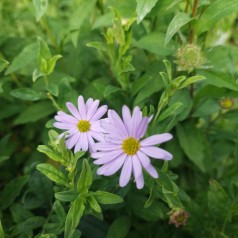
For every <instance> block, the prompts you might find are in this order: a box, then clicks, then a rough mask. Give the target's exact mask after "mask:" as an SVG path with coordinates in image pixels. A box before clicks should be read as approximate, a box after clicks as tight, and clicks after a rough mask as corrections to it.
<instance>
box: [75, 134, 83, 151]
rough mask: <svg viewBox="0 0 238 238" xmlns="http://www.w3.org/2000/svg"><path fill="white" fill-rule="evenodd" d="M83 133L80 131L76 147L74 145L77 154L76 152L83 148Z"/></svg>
mask: <svg viewBox="0 0 238 238" xmlns="http://www.w3.org/2000/svg"><path fill="white" fill-rule="evenodd" d="M81 135H82V134H80V133H79V138H78V141H77V143H76V145H75V147H74V153H75V154H76V153H77V152H78V151H80V150H81V149H82V143H81Z"/></svg>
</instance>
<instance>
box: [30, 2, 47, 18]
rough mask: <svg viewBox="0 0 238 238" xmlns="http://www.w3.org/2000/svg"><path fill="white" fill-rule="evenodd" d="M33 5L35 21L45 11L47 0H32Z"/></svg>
mask: <svg viewBox="0 0 238 238" xmlns="http://www.w3.org/2000/svg"><path fill="white" fill-rule="evenodd" d="M33 5H34V7H35V15H36V21H39V20H40V19H41V17H42V16H43V15H44V14H45V13H46V11H47V8H48V0H33Z"/></svg>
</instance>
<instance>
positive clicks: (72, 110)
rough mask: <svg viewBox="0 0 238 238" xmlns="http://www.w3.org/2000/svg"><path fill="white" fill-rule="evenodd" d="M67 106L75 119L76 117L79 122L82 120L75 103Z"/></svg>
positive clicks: (69, 103)
mask: <svg viewBox="0 0 238 238" xmlns="http://www.w3.org/2000/svg"><path fill="white" fill-rule="evenodd" d="M66 106H67V108H68V109H69V111H70V112H71V113H72V115H73V116H74V117H76V118H77V119H78V120H81V116H80V114H79V112H78V110H77V109H76V107H75V106H74V104H73V103H71V102H67V103H66Z"/></svg>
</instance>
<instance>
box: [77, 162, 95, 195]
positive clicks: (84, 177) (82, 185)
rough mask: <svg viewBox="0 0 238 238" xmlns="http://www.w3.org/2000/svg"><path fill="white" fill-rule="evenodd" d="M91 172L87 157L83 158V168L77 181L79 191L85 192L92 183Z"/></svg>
mask: <svg viewBox="0 0 238 238" xmlns="http://www.w3.org/2000/svg"><path fill="white" fill-rule="evenodd" d="M92 180H93V179H92V172H91V168H90V165H89V163H88V160H87V159H84V160H83V168H82V171H81V174H80V177H79V180H78V183H77V190H78V191H79V192H87V191H88V189H89V187H90V186H91V184H92Z"/></svg>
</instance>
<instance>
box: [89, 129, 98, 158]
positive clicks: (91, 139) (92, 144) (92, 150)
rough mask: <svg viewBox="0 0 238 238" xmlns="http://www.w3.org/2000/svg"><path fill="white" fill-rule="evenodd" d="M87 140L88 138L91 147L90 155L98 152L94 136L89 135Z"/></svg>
mask: <svg viewBox="0 0 238 238" xmlns="http://www.w3.org/2000/svg"><path fill="white" fill-rule="evenodd" d="M87 138H88V147H89V151H90V153H94V152H96V151H97V149H96V146H95V142H94V140H93V138H92V136H91V135H90V134H89V133H87Z"/></svg>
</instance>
